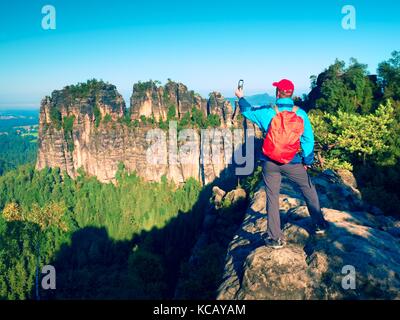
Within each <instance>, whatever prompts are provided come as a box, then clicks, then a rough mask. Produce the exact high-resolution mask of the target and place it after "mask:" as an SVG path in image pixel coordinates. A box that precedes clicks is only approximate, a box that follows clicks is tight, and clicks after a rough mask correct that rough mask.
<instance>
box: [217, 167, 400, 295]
mask: <svg viewBox="0 0 400 320" xmlns="http://www.w3.org/2000/svg"><path fill="white" fill-rule="evenodd" d="M312 180H313V182H314V183H315V185H316V187H317V190H318V193H319V195H320V201H321V205H322V207H323V213H324V216H325V218H326V219H327V221H329V224H330V228H329V230H328V232H327V234H326V235H325V236H315V235H312V233H311V231H310V230H311V226H310V218H309V216H308V210H307V207H306V206H305V202H304V199H303V198H302V197H301V193H300V192H299V190H298V189H296V187H295V186H294V185H292V184H291V182H289V181H288V180H286V179H283V182H282V189H281V196H280V209H281V218H282V225H283V230H284V234H285V237H286V240H287V245H286V246H285V247H284V248H282V249H278V250H274V249H270V248H267V247H266V246H265V245H264V241H263V238H262V236H263V234H264V233H265V231H266V228H267V221H268V215H267V213H266V212H265V201H266V198H265V189H264V188H263V187H262V186H260V188H259V190H258V191H257V192H256V193H255V195H254V197H253V198H252V202H251V205H250V206H249V208H248V210H247V213H246V217H245V219H244V222H243V223H242V225H241V227H240V228H239V230H238V231H237V233H236V235H235V236H234V238H233V240H232V241H231V243H230V245H229V250H228V253H227V257H226V264H225V271H224V276H223V279H222V283H221V285H220V287H219V289H218V299H399V298H400V277H399V274H400V255H399V252H400V242H399V241H400V232H399V231H400V224H399V222H396V221H395V220H394V219H392V218H390V217H385V216H383V215H381V214H380V213H379V212H377V211H374V210H372V209H373V208H371V207H370V206H368V205H365V204H364V203H363V202H362V201H361V198H360V194H359V192H358V191H355V190H354V189H355V185H354V183H353V182H354V180H353V179H352V177H351V175H350V174H349V172H341V173H340V174H336V173H334V172H332V171H331V172H325V173H322V174H318V175H317V176H315V177H313V178H312ZM353 271H354V272H355V273H353Z"/></svg>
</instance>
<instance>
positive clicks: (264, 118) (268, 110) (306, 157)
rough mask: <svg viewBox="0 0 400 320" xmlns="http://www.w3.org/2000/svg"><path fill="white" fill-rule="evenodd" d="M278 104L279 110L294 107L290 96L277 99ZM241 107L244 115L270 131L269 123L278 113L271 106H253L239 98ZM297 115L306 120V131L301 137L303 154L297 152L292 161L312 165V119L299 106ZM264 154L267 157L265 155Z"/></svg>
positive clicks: (262, 128) (263, 129)
mask: <svg viewBox="0 0 400 320" xmlns="http://www.w3.org/2000/svg"><path fill="white" fill-rule="evenodd" d="M276 105H277V106H278V109H279V111H285V110H289V111H290V110H292V108H293V105H294V102H293V100H292V99H290V98H281V99H277V100H276ZM239 107H240V111H241V113H242V114H243V116H244V117H246V118H247V119H249V120H250V121H251V122H253V123H255V124H256V125H257V126H258V127H259V128H260V129H261V130H262V131H263V132H267V131H268V128H269V124H270V123H271V120H272V118H273V117H275V115H276V113H275V110H274V109H273V108H272V107H271V106H262V107H252V106H251V105H250V103H248V102H247V101H246V99H244V98H240V99H239ZM297 115H298V116H299V117H300V118H302V119H303V122H304V132H303V135H302V136H301V137H300V144H301V149H302V151H301V154H296V156H295V157H294V158H293V160H292V161H291V162H290V163H292V164H295V163H303V164H305V165H312V163H313V162H314V133H313V129H312V127H311V123H310V119H309V118H308V116H307V113H306V112H305V111H304V110H303V109H301V108H299V109H298V111H297ZM263 156H264V157H266V156H265V155H263ZM266 158H267V157H266ZM264 160H265V159H264Z"/></svg>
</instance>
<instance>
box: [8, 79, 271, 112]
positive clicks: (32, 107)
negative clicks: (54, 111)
mask: <svg viewBox="0 0 400 320" xmlns="http://www.w3.org/2000/svg"><path fill="white" fill-rule="evenodd" d="M162 84H164V83H162ZM183 84H184V83H183ZM61 89H62V88H61ZM61 89H55V90H61ZM188 89H189V90H193V89H192V88H188ZM117 91H118V92H119V93H120V94H121V95H122V97H123V99H124V101H125V104H126V107H127V108H128V107H129V105H130V97H131V95H132V93H130V94H129V95H124V94H122V93H121V92H120V91H119V90H118V88H117ZM194 91H195V92H197V93H199V94H200V95H201V97H202V98H205V99H207V98H208V94H209V93H211V92H212V91H210V92H209V93H207V94H202V93H201V92H198V91H196V90H194ZM221 94H222V92H221ZM263 94H267V95H268V96H270V97H274V95H273V94H272V93H268V92H255V93H251V92H250V93H246V96H248V97H249V96H256V95H263ZM48 95H51V93H49V94H48ZM222 95H223V96H224V98H225V99H233V98H235V97H234V94H233V92H232V94H231V95H230V96H225V95H224V94H222ZM43 98H44V97H43ZM39 109H40V103H39V104H38V105H36V104H33V103H32V104H23V103H22V104H15V105H5V104H4V105H2V104H0V111H2V112H4V111H14V110H15V111H23V110H39Z"/></svg>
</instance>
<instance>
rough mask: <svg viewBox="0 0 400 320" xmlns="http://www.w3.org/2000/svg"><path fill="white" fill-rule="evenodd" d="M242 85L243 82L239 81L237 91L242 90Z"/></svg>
mask: <svg viewBox="0 0 400 320" xmlns="http://www.w3.org/2000/svg"><path fill="white" fill-rule="evenodd" d="M243 83H244V81H243V80H241V79H240V80H239V82H238V89H243Z"/></svg>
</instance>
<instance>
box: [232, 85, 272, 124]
mask: <svg viewBox="0 0 400 320" xmlns="http://www.w3.org/2000/svg"><path fill="white" fill-rule="evenodd" d="M235 95H236V97H238V98H239V108H240V112H241V113H242V115H243V116H244V117H245V118H247V119H248V120H250V121H251V122H253V123H254V124H256V125H257V126H258V127H259V128H260V129H261V130H263V131H266V130H267V129H268V125H269V121H270V120H271V119H270V116H269V115H267V113H268V110H267V109H265V108H253V107H252V106H251V104H250V103H249V102H248V101H247V100H246V99H245V98H244V93H243V89H237V90H236V92H235Z"/></svg>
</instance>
